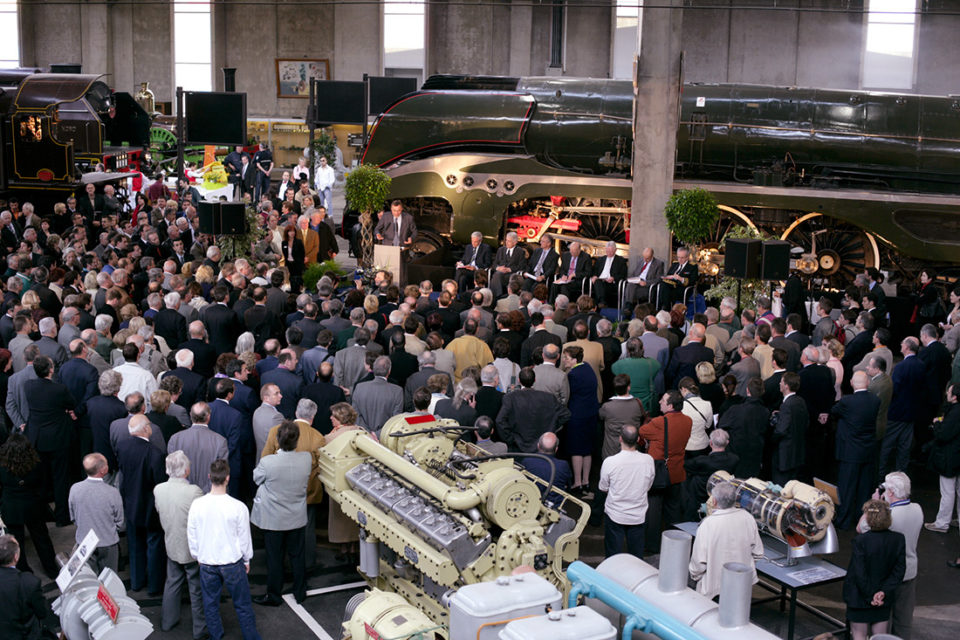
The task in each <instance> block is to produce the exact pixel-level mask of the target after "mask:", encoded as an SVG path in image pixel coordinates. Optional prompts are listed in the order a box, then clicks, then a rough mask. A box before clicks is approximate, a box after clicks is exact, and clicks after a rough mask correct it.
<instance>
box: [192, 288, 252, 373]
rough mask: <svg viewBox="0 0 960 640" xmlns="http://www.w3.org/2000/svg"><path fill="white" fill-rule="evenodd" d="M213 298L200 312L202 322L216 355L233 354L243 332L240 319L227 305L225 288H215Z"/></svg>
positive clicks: (228, 294)
mask: <svg viewBox="0 0 960 640" xmlns="http://www.w3.org/2000/svg"><path fill="white" fill-rule="evenodd" d="M211 296H212V297H213V304H210V305H207V306H206V307H204V308H203V311H201V312H200V320H201V321H202V322H203V325H204V326H205V327H206V328H207V334H208V335H209V336H210V343H211V345H212V346H213V348H214V353H227V352H231V351H233V350H234V348H235V347H236V345H237V338H238V337H239V336H240V334H241V333H242V332H243V327H242V326H241V324H240V318H238V317H237V314H236V312H234V310H233V309H231V308H230V307H228V306H227V304H226V300H227V299H228V298H229V296H230V293H229V291H228V290H227V288H226V287H225V286H222V285H217V286H215V287H214V288H213V290H212V291H211ZM191 331H192V329H191ZM191 350H192V349H191ZM194 355H196V354H194ZM212 369H213V367H211V374H210V375H213V373H212Z"/></svg>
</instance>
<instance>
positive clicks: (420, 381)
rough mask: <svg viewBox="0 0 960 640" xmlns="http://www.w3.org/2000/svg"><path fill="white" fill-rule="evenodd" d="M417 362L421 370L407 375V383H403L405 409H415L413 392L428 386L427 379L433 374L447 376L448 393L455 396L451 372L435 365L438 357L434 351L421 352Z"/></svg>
mask: <svg viewBox="0 0 960 640" xmlns="http://www.w3.org/2000/svg"><path fill="white" fill-rule="evenodd" d="M417 362H418V364H419V365H420V370H419V371H417V372H415V373H412V374H410V375H409V376H408V377H407V381H406V383H405V384H404V385H403V410H404V411H413V408H414V407H413V392H414V391H416V390H417V389H419V388H420V387H425V386H427V380H429V379H430V376H433V375H437V374H440V375H444V376H446V377H447V391H446V394H447V395H448V396H450V397H451V398H452V397H453V380H451V379H450V374H449V373H447V372H445V371H440V370H439V369H437V368H436V367H435V366H434V365H436V363H437V359H436V355H435V354H434V352H433V351H424V352H423V353H421V354H420V355H419V356H417Z"/></svg>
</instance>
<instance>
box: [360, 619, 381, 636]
mask: <svg viewBox="0 0 960 640" xmlns="http://www.w3.org/2000/svg"><path fill="white" fill-rule="evenodd" d="M363 630H364V631H366V632H367V637H368V638H371V639H372V640H381V639H380V634H379V633H377V632H376V631H375V630H374V628H373V627H371V626H370V625H369V624H367V623H366V622H364V623H363Z"/></svg>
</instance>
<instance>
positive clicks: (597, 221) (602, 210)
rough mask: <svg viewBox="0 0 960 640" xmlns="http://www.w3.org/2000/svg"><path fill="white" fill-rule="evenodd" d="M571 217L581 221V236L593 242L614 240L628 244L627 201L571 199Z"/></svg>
mask: <svg viewBox="0 0 960 640" xmlns="http://www.w3.org/2000/svg"><path fill="white" fill-rule="evenodd" d="M568 207H569V208H570V209H571V211H570V217H571V218H575V219H577V220H579V221H580V235H581V236H582V237H584V238H589V239H591V240H613V241H614V242H617V243H621V244H626V242H627V225H628V224H629V222H628V221H629V217H628V214H626V213H624V212H623V210H624V209H627V208H628V205H627V202H626V201H625V200H599V199H591V198H571V199H570V204H569V205H568Z"/></svg>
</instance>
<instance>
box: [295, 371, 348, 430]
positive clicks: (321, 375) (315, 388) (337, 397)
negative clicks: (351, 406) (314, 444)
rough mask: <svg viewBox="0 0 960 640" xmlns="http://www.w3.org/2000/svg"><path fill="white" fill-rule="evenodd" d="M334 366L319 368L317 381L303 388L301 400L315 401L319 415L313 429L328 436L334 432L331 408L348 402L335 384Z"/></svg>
mask: <svg viewBox="0 0 960 640" xmlns="http://www.w3.org/2000/svg"><path fill="white" fill-rule="evenodd" d="M332 380H333V365H332V364H331V363H329V362H324V363H322V364H321V365H320V366H319V367H317V379H316V381H315V382H313V383H312V384H308V385H306V386H305V387H304V388H303V392H302V393H301V399H303V398H307V399H309V400H313V401H314V402H315V403H316V405H317V413H316V414H315V415H314V416H313V425H312V426H313V428H314V429H316V430H317V431H319V432H320V433H322V434H323V435H327V434H328V433H330V432H331V431H332V430H333V424H332V423H331V422H330V407H332V406H333V405H335V404H337V403H338V402H346V396H345V395H344V393H343V389H341V388H340V387H338V386H337V385H335V384H333V382H332Z"/></svg>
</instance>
